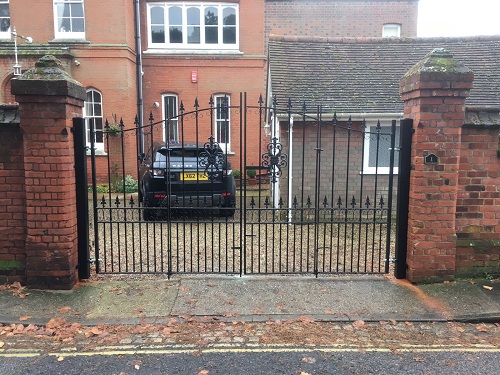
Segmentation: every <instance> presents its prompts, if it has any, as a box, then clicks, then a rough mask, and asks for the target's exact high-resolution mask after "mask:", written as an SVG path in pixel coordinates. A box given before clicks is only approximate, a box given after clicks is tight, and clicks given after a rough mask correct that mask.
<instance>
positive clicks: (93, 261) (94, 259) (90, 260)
mask: <svg viewBox="0 0 500 375" xmlns="http://www.w3.org/2000/svg"><path fill="white" fill-rule="evenodd" d="M87 261H88V262H89V263H90V264H95V263H97V262H101V261H102V259H96V258H89V259H88V260H87Z"/></svg>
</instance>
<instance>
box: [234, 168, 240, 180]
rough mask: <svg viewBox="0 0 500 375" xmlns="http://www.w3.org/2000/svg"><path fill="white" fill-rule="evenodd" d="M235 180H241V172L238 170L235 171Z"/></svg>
mask: <svg viewBox="0 0 500 375" xmlns="http://www.w3.org/2000/svg"><path fill="white" fill-rule="evenodd" d="M233 176H234V178H240V176H241V172H240V171H239V170H238V169H235V170H233Z"/></svg>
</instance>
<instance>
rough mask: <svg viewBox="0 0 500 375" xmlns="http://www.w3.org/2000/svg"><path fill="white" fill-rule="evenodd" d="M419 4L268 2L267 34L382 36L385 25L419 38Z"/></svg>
mask: <svg viewBox="0 0 500 375" xmlns="http://www.w3.org/2000/svg"><path fill="white" fill-rule="evenodd" d="M417 14H418V2H417V1H412V0H409V1H403V0H402V1H325V0H322V1H314V0H309V1H273V0H269V1H266V35H269V34H277V35H299V36H326V37H358V36H364V37H381V36H382V27H383V25H384V24H386V23H396V24H401V25H402V26H401V36H404V37H414V36H417Z"/></svg>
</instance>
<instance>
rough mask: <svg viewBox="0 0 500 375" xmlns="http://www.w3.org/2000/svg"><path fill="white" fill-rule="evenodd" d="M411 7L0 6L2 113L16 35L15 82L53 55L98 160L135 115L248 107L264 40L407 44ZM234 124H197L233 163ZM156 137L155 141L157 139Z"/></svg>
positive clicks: (262, 66)
mask: <svg viewBox="0 0 500 375" xmlns="http://www.w3.org/2000/svg"><path fill="white" fill-rule="evenodd" d="M417 6H418V1H417V0H405V1H397V2H394V1H387V0H385V1H358V0H356V1H352V0H350V1H349V0H343V1H337V0H334V1H326V2H325V1H307V2H305V1H295V0H294V1H277V0H274V1H264V0H251V1H250V0H240V1H235V0H228V1H226V2H209V1H198V2H195V1H150V0H129V1H125V2H124V1H118V0H111V1H107V2H105V3H102V2H98V1H95V0H46V1H41V2H37V3H36V4H34V3H33V2H32V1H28V0H17V1H15V2H14V1H9V0H1V1H0V10H1V13H0V15H1V30H0V64H1V65H2V74H1V75H0V103H12V102H14V98H13V97H12V96H11V94H10V80H11V79H12V78H14V77H13V74H12V66H13V65H15V56H14V47H15V46H14V40H13V39H14V38H13V36H12V32H14V27H15V28H16V32H17V35H18V37H17V38H15V39H17V40H16V41H17V44H18V46H17V49H18V53H17V55H18V62H19V65H20V67H21V70H22V71H23V72H24V71H26V70H27V69H28V68H30V67H32V66H33V64H34V62H35V61H36V60H37V59H38V58H40V57H41V56H43V55H45V54H52V55H55V56H56V57H58V58H59V59H61V61H62V62H63V65H64V67H65V69H66V70H67V71H68V72H69V73H70V74H71V75H72V76H73V77H74V78H75V79H76V80H77V81H79V82H81V83H82V84H83V85H84V87H85V88H86V89H87V93H88V100H87V104H86V107H85V111H84V112H85V113H84V116H85V117H86V118H87V122H90V121H93V122H94V123H95V125H96V130H97V134H96V148H97V154H98V155H99V154H101V153H102V154H104V151H105V150H104V149H105V145H104V139H103V137H102V129H103V127H104V121H105V119H108V121H109V122H110V123H112V124H113V123H114V122H119V120H120V118H123V120H124V122H125V128H130V127H133V126H134V124H133V121H134V120H133V119H134V117H135V115H136V114H137V113H142V116H139V118H140V119H145V120H146V121H145V122H146V123H147V119H148V118H149V115H150V113H151V114H152V115H153V116H154V119H155V121H161V120H164V119H165V118H167V117H172V116H175V115H176V114H178V111H179V107H180V104H181V102H182V103H183V104H184V107H185V109H186V111H189V110H191V109H192V108H193V105H194V102H195V99H196V98H198V100H199V105H200V107H201V108H204V107H208V102H209V100H210V97H213V100H214V106H215V107H217V102H218V101H219V102H220V101H221V100H222V98H223V97H227V98H229V103H230V105H231V103H236V102H237V101H239V93H240V92H243V91H244V92H247V93H248V98H249V101H251V102H252V104H256V103H257V100H258V98H259V95H260V94H264V92H265V88H266V74H265V72H266V64H267V52H266V43H267V37H268V35H269V34H271V33H273V34H283V35H284V34H301V35H314V36H333V35H343V36H353V35H356V36H381V35H382V33H387V35H393V36H415V35H416V19H417ZM353 15H356V16H355V17H353ZM28 36H29V37H31V38H32V40H33V42H32V43H31V44H29V43H27V39H26V38H25V37H28ZM215 111H216V110H215ZM234 116H236V113H234V111H233V113H230V114H229V125H228V126H227V128H224V129H222V128H221V127H219V128H217V124H216V120H214V123H213V124H205V125H204V126H203V129H204V130H203V132H204V133H203V135H202V138H206V137H208V135H209V134H210V133H214V135H215V138H216V140H217V141H218V142H220V143H222V144H223V146H224V148H227V150H228V151H229V154H230V155H235V156H231V158H237V155H238V153H239V151H240V145H239V144H238V143H239V142H237V140H236V135H237V134H238V131H239V130H238V129H237V128H236V125H231V124H232V123H234V124H236V122H237V121H236V120H237V118H236V117H234ZM215 117H217V114H215ZM250 120H251V119H250ZM143 121H144V120H143ZM249 122H251V121H249ZM178 126H179V125H178V124H177V123H176V122H175V121H172V122H171V124H170V127H172V129H170V130H171V131H169V134H171V136H172V137H173V138H180V137H182V132H180V131H179V129H178ZM185 126H186V128H185V129H184V130H185V132H184V134H192V128H190V125H189V124H186V125H185ZM252 132H253V133H255V132H258V129H253V130H252ZM159 133H160V134H159V135H158V137H160V138H164V137H165V135H164V134H161V133H162V131H160V132H159ZM255 139H257V137H256V138H255ZM185 140H186V141H187V139H185ZM249 146H250V147H257V146H258V145H257V144H255V145H249ZM135 154H136V152H133V153H130V154H128V153H127V173H130V174H132V175H133V174H134V173H133V171H134V170H135V165H136V157H135ZM98 170H100V168H98ZM101 177H102V178H104V177H105V176H101Z"/></svg>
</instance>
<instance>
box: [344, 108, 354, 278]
mask: <svg viewBox="0 0 500 375" xmlns="http://www.w3.org/2000/svg"><path fill="white" fill-rule="evenodd" d="M351 131H352V119H351V116H349V120H348V121H347V157H346V172H345V176H346V183H345V211H344V272H345V271H346V262H347V259H346V257H347V223H348V210H349V172H350V170H349V164H350V157H351ZM351 268H352V267H351ZM351 271H352V269H351Z"/></svg>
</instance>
